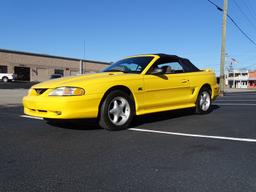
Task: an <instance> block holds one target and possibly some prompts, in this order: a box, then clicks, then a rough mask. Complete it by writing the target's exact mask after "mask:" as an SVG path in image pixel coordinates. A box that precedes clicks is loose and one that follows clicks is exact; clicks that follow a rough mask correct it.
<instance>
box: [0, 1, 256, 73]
mask: <svg viewBox="0 0 256 192" xmlns="http://www.w3.org/2000/svg"><path fill="white" fill-rule="evenodd" d="M212 1H214V2H215V3H216V4H218V5H220V6H222V5H223V0H212ZM234 1H236V2H237V4H238V6H239V7H240V9H242V11H244V14H246V15H247V16H248V18H249V19H250V20H251V21H249V19H248V18H246V17H245V16H244V14H243V13H242V12H241V11H240V10H239V8H238V6H237V5H236V4H235V3H234ZM228 11H229V14H230V15H231V16H232V17H233V18H234V19H235V20H236V21H237V23H238V24H239V25H240V26H241V27H242V28H243V30H245V31H246V32H247V33H248V35H250V36H251V38H252V39H254V40H255V41H256V22H255V21H256V1H254V0H246V1H244V0H243V1H242V0H229V8H228ZM253 22H255V24H254V23H253ZM0 24H1V27H0V48H3V49H11V50H20V51H29V52H36V53H45V54H52V55H60V56H67V57H76V58H83V57H84V42H85V58H86V59H90V60H99V61H107V62H110V61H116V60H118V59H120V58H122V57H126V56H129V55H134V54H140V53H155V52H157V53H159V52H161V53H168V54H177V55H179V56H182V57H187V58H189V59H190V60H191V61H192V62H193V63H195V64H196V65H197V66H198V67H200V68H213V69H215V70H216V72H217V73H218V72H219V62H220V47H221V24H222V13H221V12H220V11H218V10H217V9H216V8H215V7H213V6H212V5H211V4H210V3H209V2H208V1H207V0H194V1H192V0H158V1H148V0H129V1H128V0H72V1H71V0H69V1H67V0H62V1H61V0H23V1H20V0H8V1H2V2H1V6H0ZM226 52H227V53H228V54H229V55H230V57H232V58H235V59H236V60H237V61H238V63H237V64H235V67H237V68H241V67H246V66H250V68H251V69H252V68H256V54H255V53H256V46H255V45H253V44H251V43H250V42H249V41H248V40H247V39H246V38H245V37H244V36H243V35H242V34H241V33H240V32H239V31H238V30H237V28H235V27H234V25H233V24H232V23H231V22H230V21H228V25H227V49H226Z"/></svg>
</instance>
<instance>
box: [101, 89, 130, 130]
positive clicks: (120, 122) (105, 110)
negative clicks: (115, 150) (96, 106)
mask: <svg viewBox="0 0 256 192" xmlns="http://www.w3.org/2000/svg"><path fill="white" fill-rule="evenodd" d="M134 111H135V107H134V101H133V99H132V98H131V97H130V96H129V95H128V94H127V93H125V92H123V91H120V90H114V91H111V92H110V93H109V94H108V95H107V96H106V97H105V99H104V101H103V102H102V104H101V106H100V112H99V125H100V126H101V127H102V128H104V129H106V130H110V131H116V130H122V129H127V128H128V126H129V125H130V124H131V122H132V119H133V117H134V114H135V113H134Z"/></svg>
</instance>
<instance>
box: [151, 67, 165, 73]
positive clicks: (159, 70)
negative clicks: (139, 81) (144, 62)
mask: <svg viewBox="0 0 256 192" xmlns="http://www.w3.org/2000/svg"><path fill="white" fill-rule="evenodd" d="M163 74H164V70H163V69H162V68H154V70H153V71H152V72H151V75H163Z"/></svg>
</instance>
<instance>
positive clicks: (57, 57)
mask: <svg viewBox="0 0 256 192" xmlns="http://www.w3.org/2000/svg"><path fill="white" fill-rule="evenodd" d="M0 52H3V53H13V54H20V55H29V56H38V57H48V58H56V59H66V60H71V61H84V62H90V63H98V64H105V65H109V64H110V62H109V63H108V62H103V61H94V60H86V59H78V58H72V57H64V56H57V55H48V54H42V53H31V52H26V51H16V50H9V49H1V48H0Z"/></svg>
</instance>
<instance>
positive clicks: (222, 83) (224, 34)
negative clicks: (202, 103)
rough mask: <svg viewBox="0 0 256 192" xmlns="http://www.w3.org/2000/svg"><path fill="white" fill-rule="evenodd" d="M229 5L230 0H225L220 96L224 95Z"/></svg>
mask: <svg viewBox="0 0 256 192" xmlns="http://www.w3.org/2000/svg"><path fill="white" fill-rule="evenodd" d="M227 7H228V0H224V7H223V18H222V42H221V58H220V94H219V95H220V96H224V81H225V74H224V64H225V49H226V28H227Z"/></svg>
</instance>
